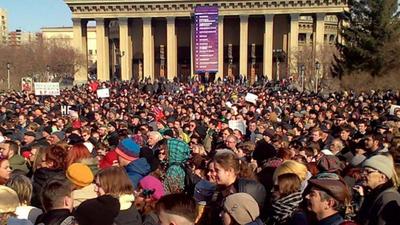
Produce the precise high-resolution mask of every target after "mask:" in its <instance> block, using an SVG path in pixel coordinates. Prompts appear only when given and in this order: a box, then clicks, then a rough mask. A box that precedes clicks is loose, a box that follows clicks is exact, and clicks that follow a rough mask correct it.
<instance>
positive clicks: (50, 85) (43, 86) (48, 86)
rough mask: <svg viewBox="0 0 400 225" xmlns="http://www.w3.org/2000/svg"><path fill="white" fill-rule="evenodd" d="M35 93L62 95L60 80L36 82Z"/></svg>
mask: <svg viewBox="0 0 400 225" xmlns="http://www.w3.org/2000/svg"><path fill="white" fill-rule="evenodd" d="M34 86H35V95H60V84H59V83H58V82H35V83H34Z"/></svg>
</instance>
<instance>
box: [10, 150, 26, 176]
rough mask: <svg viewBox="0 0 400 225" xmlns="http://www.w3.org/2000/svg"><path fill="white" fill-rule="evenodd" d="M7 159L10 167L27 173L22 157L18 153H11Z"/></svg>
mask: <svg viewBox="0 0 400 225" xmlns="http://www.w3.org/2000/svg"><path fill="white" fill-rule="evenodd" d="M8 161H9V162H10V167H11V169H12V170H13V171H14V170H20V171H22V172H24V174H25V175H26V174H28V173H29V169H28V166H27V165H26V161H25V159H24V157H22V156H20V155H13V156H12V157H11V158H10V159H9V160H8Z"/></svg>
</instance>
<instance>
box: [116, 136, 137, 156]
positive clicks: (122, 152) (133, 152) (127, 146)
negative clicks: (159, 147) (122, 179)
mask: <svg viewBox="0 0 400 225" xmlns="http://www.w3.org/2000/svg"><path fill="white" fill-rule="evenodd" d="M115 152H116V153H117V155H118V156H120V157H122V158H124V159H126V160H128V161H133V160H135V159H137V158H139V153H140V146H139V145H138V144H137V143H136V142H135V141H134V140H132V139H131V138H125V139H124V140H122V141H121V142H120V143H119V145H118V146H117V148H115Z"/></svg>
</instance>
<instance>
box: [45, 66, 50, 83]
mask: <svg viewBox="0 0 400 225" xmlns="http://www.w3.org/2000/svg"><path fill="white" fill-rule="evenodd" d="M46 73H47V77H46V82H49V81H50V66H49V65H47V66H46Z"/></svg>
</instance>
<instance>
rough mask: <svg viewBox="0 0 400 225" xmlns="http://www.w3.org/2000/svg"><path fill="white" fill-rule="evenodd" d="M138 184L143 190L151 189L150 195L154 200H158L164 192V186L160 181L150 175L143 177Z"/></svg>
mask: <svg viewBox="0 0 400 225" xmlns="http://www.w3.org/2000/svg"><path fill="white" fill-rule="evenodd" d="M139 184H140V186H141V187H142V188H143V189H145V190H153V191H154V193H153V194H152V195H151V196H152V197H153V198H154V199H155V200H159V199H160V198H161V197H162V196H163V195H164V194H165V192H164V186H163V184H162V183H161V181H160V180H159V179H157V178H155V177H153V176H151V175H148V176H145V177H143V178H142V179H141V180H140V181H139Z"/></svg>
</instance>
